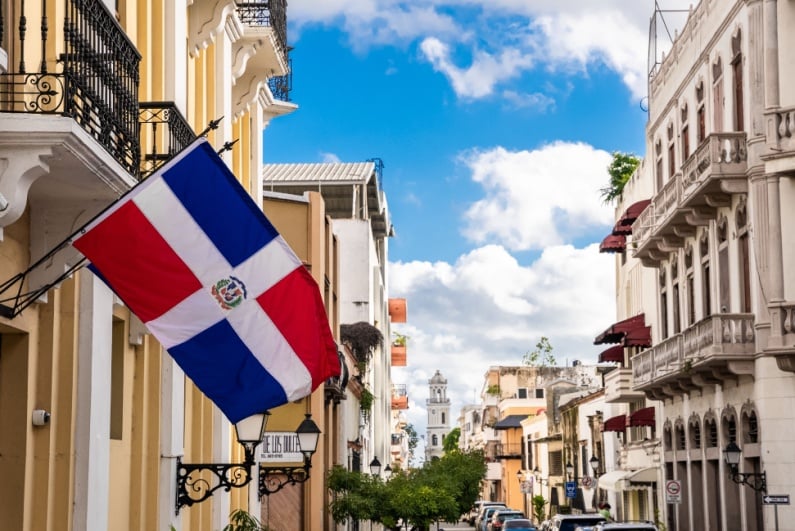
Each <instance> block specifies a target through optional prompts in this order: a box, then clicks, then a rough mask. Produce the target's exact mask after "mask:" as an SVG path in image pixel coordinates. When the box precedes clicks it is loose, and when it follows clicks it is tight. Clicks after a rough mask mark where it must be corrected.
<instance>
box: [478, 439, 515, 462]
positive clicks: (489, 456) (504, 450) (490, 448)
mask: <svg viewBox="0 0 795 531" xmlns="http://www.w3.org/2000/svg"><path fill="white" fill-rule="evenodd" d="M485 455H486V460H487V461H488V460H496V459H521V458H522V444H521V443H500V442H492V443H489V444H487V445H486V452H485Z"/></svg>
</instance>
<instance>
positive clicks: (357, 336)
mask: <svg viewBox="0 0 795 531" xmlns="http://www.w3.org/2000/svg"><path fill="white" fill-rule="evenodd" d="M340 339H341V340H342V342H343V343H344V344H346V345H347V346H348V348H350V349H351V352H352V353H353V356H354V358H356V368H357V369H359V373H360V374H363V373H364V372H366V371H367V364H368V363H369V362H370V358H371V357H372V355H373V349H375V348H376V347H378V346H380V345H382V344H383V341H384V335H383V334H382V333H381V331H380V330H379V329H378V328H376V327H374V326H373V325H371V324H370V323H365V322H359V323H354V324H344V325H340Z"/></svg>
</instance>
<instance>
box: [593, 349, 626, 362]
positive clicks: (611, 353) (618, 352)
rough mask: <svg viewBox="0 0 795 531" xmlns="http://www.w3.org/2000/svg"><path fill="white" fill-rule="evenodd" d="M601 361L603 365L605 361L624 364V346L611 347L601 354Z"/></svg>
mask: <svg viewBox="0 0 795 531" xmlns="http://www.w3.org/2000/svg"><path fill="white" fill-rule="evenodd" d="M599 361H600V362H602V363H604V362H605V361H615V362H618V363H624V346H623V345H616V346H615V347H610V348H609V349H607V350H605V351H604V352H602V353H601V354H599Z"/></svg>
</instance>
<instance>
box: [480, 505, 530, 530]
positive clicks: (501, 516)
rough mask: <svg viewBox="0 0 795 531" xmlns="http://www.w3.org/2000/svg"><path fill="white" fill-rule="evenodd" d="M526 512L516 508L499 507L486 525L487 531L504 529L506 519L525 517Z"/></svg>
mask: <svg viewBox="0 0 795 531" xmlns="http://www.w3.org/2000/svg"><path fill="white" fill-rule="evenodd" d="M524 517H525V514H524V513H523V512H522V511H517V510H514V509H498V510H496V511H494V513H493V514H492V515H491V519H490V520H489V522H488V525H487V526H486V530H487V531H502V525H503V524H504V523H505V521H506V520H512V519H514V518H524Z"/></svg>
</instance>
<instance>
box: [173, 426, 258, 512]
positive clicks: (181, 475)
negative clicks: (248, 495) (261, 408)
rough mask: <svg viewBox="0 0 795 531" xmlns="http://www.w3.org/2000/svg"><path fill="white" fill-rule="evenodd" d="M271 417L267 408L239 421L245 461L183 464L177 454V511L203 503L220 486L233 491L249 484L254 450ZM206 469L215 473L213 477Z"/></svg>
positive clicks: (239, 437) (238, 437) (238, 435)
mask: <svg viewBox="0 0 795 531" xmlns="http://www.w3.org/2000/svg"><path fill="white" fill-rule="evenodd" d="M269 416H270V412H269V411H265V412H264V413H259V414H256V415H252V416H250V417H246V418H244V419H243V420H241V421H239V422H237V423H236V424H235V436H236V437H237V442H238V443H240V444H241V445H242V446H243V451H244V453H245V454H244V455H245V458H244V460H243V462H242V463H183V462H182V458H181V457H177V493H176V494H177V496H176V512H177V514H179V510H180V509H181V508H182V507H183V506H185V505H187V506H189V507H190V506H191V505H193V504H194V503H201V502H203V501H204V500H206V499H207V498H209V497H210V496H212V495H213V493H215V491H216V490H218V489H220V488H223V489H224V490H226V491H229V490H231V489H233V488H240V487H244V486H246V485H248V483H249V482H250V481H251V479H252V476H251V467H252V466H253V465H254V450H255V449H256V447H257V445H258V444H259V443H260V442H262V438H263V436H264V435H265V425H266V424H267V423H268V417H269ZM204 472H208V473H211V474H212V475H211V477H210V479H207V478H206V476H207V474H203V473H204ZM211 480H213V481H211Z"/></svg>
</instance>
